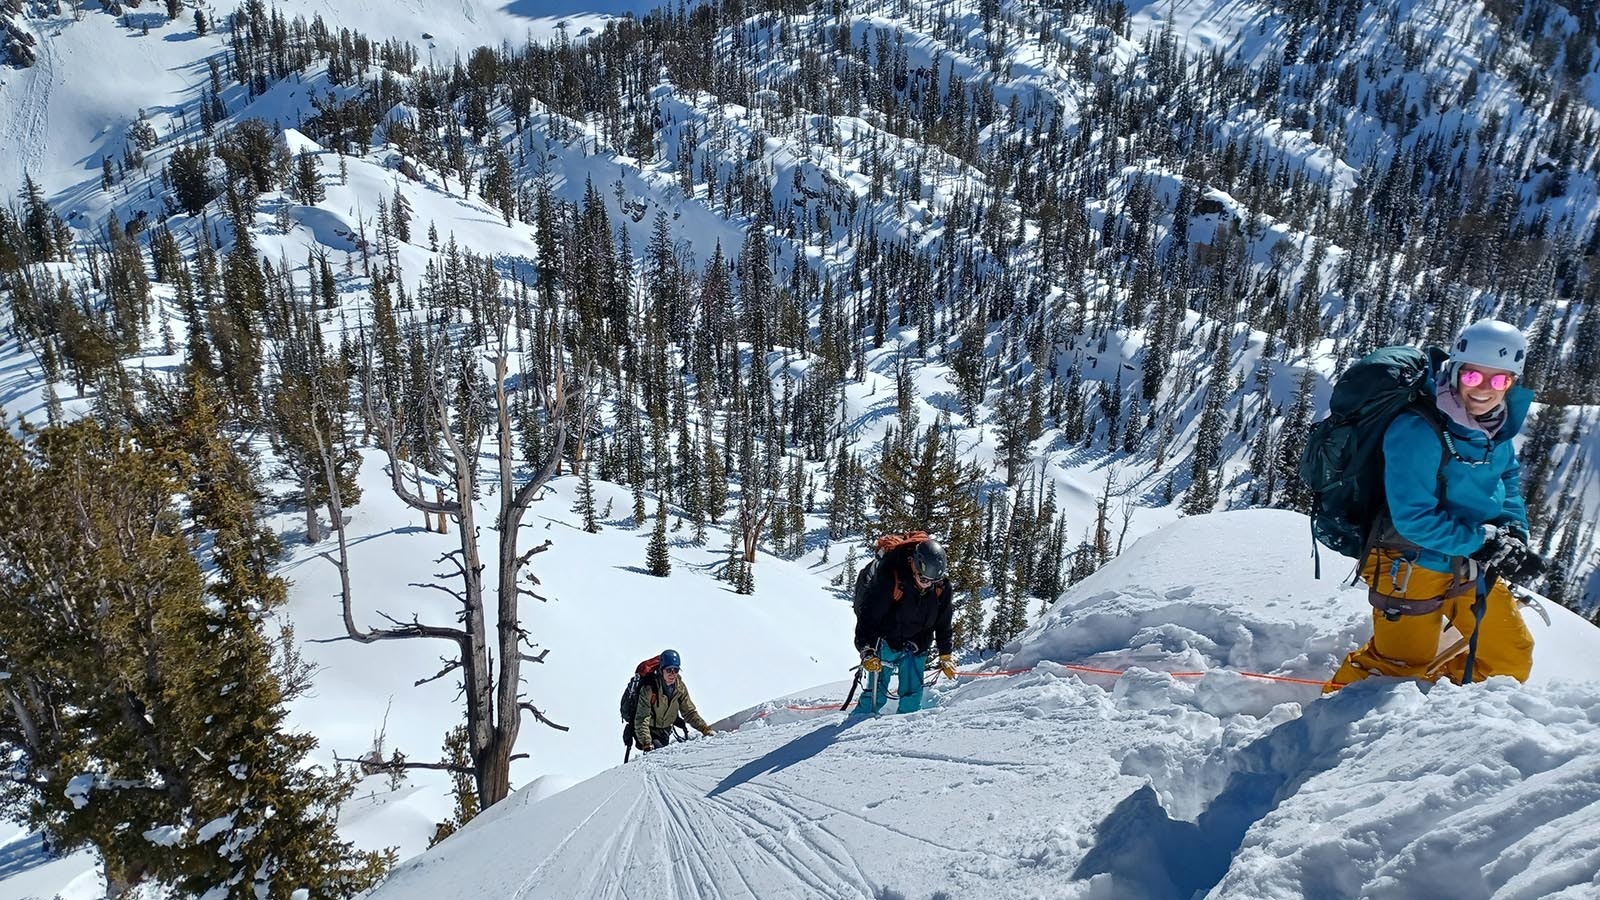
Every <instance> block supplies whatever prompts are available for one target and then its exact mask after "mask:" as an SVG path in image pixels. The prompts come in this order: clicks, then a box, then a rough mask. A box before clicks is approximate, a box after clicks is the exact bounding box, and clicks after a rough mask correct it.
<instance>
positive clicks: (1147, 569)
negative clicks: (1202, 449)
mask: <svg viewBox="0 0 1600 900" xmlns="http://www.w3.org/2000/svg"><path fill="white" fill-rule="evenodd" d="M1241 550H1244V551H1245V552H1242V553H1241V552H1239V551H1241ZM1305 555H1306V543H1305V521H1304V519H1302V518H1300V517H1298V516H1295V515H1293V514H1289V513H1283V512H1276V511H1251V512H1238V513H1224V514H1218V515H1211V516H1203V517H1197V518H1191V519H1185V520H1183V521H1181V522H1179V523H1178V524H1175V525H1172V526H1170V527H1168V528H1165V529H1162V530H1161V531H1159V532H1157V533H1156V534H1154V535H1152V536H1150V537H1147V538H1145V539H1143V540H1142V541H1140V542H1139V543H1138V544H1137V545H1136V546H1134V547H1133V548H1131V549H1130V550H1129V551H1127V552H1126V553H1125V554H1124V555H1123V556H1122V557H1120V558H1118V559H1117V560H1116V561H1114V562H1113V563H1112V564H1110V565H1109V566H1107V567H1106V568H1105V569H1102V570H1101V571H1100V572H1099V573H1097V574H1096V575H1095V576H1093V577H1092V578H1090V579H1088V580H1086V581H1084V582H1083V583H1082V584H1080V585H1079V586H1077V587H1076V588H1074V589H1073V590H1071V591H1069V592H1068V593H1067V594H1066V595H1065V596H1064V597H1063V598H1062V600H1061V601H1060V602H1059V603H1057V604H1056V606H1055V608H1054V609H1053V610H1052V612H1051V613H1050V615H1049V616H1047V617H1046V618H1045V619H1044V620H1043V621H1041V622H1040V623H1038V624H1037V625H1036V626H1034V627H1033V628H1032V629H1030V630H1029V631H1028V632H1027V633H1025V634H1024V635H1023V636H1022V637H1021V638H1020V639H1019V640H1018V641H1017V642H1015V643H1014V644H1013V645H1012V647H1010V648H1009V652H1008V654H1006V655H1005V656H1004V657H1002V659H1001V660H1000V661H999V663H1000V665H1001V666H1006V667H1010V668H1016V667H1026V671H1025V672H1023V673H1021V674H1016V675H1011V676H999V677H992V678H966V677H964V678H962V679H961V680H960V683H959V684H958V685H956V686H954V687H949V686H946V685H943V684H941V685H940V686H939V687H938V688H936V696H937V706H936V707H935V708H933V709H930V710H926V711H924V712H921V713H917V714H913V715H907V716H882V717H871V718H861V717H846V716H844V715H843V714H841V713H838V712H828V711H823V712H810V713H806V714H799V715H793V716H790V717H789V721H787V722H784V723H782V724H777V722H778V721H779V717H777V716H772V717H766V718H760V717H758V716H757V715H755V713H759V712H761V711H764V710H758V711H753V713H752V714H749V715H746V716H741V717H736V718H735V719H734V720H733V721H732V722H730V723H728V727H732V726H733V725H734V724H740V725H741V727H739V728H738V730H737V732H736V733H732V734H722V733H719V734H717V735H715V736H714V737H713V738H711V739H709V740H705V741H695V742H693V743H691V744H687V745H680V746H674V747H670V748H668V749H666V750H665V751H660V752H657V753H654V754H651V755H649V756H647V757H645V758H643V759H642V760H640V761H638V762H635V763H631V764H628V765H626V766H619V767H616V768H613V769H610V770H608V771H606V772H604V773H602V774H600V775H599V776H597V777H595V778H592V779H590V780H588V781H586V782H583V783H582V784H579V785H576V786H575V787H572V788H570V789H568V790H567V791H565V792H562V793H560V794H557V795H555V796H553V797H550V798H548V799H545V800H541V801H538V802H530V801H528V800H526V799H524V798H522V797H521V796H518V797H514V798H512V799H511V800H510V801H508V802H507V803H506V804H505V805H504V806H503V807H502V808H500V809H496V810H495V811H494V814H493V815H492V816H486V817H484V819H482V820H479V821H477V822H475V823H473V824H472V825H471V826H469V827H468V828H467V829H465V830H464V831H463V832H461V833H460V834H458V835H457V836H455V837H452V838H451V839H449V840H447V841H446V842H444V843H443V844H442V845H440V846H439V847H438V848H435V849H434V850H432V851H430V852H429V853H426V854H424V855H423V856H421V857H419V858H417V859H415V860H413V861H411V862H410V863H407V864H405V865H403V866H402V867H401V868H400V869H399V870H397V872H396V873H395V874H394V875H393V876H392V878H391V879H390V880H389V882H388V883H387V884H386V885H384V886H382V887H380V888H379V889H378V890H377V891H376V892H374V894H373V896H374V898H381V900H423V898H428V900H436V898H437V900H449V898H476V897H504V898H514V897H585V898H599V897H652V898H687V897H759V898H762V900H768V898H778V897H797V898H798V897H807V898H809V897H894V898H927V897H957V896H970V897H986V898H988V897H1067V898H1085V900H1087V898H1113V897H1115V898H1187V897H1190V896H1191V895H1200V894H1204V895H1207V896H1213V897H1251V898H1278V897H1283V898H1289V897H1307V896H1315V897H1358V896H1359V897H1443V896H1454V897H1491V896H1492V897H1497V898H1512V897H1522V898H1533V897H1568V898H1577V897H1593V896H1596V895H1597V892H1600V876H1597V875H1596V873H1597V872H1600V823H1597V822H1596V821H1594V818H1593V816H1592V810H1593V808H1594V804H1595V803H1597V802H1600V654H1597V653H1596V650H1600V635H1596V633H1595V632H1593V631H1592V630H1579V629H1577V628H1575V627H1573V626H1574V625H1575V623H1574V622H1573V620H1572V619H1571V614H1570V613H1568V612H1566V611H1565V610H1561V609H1553V610H1550V611H1549V612H1550V614H1551V617H1552V621H1553V622H1554V626H1553V627H1550V626H1545V625H1544V624H1543V623H1542V622H1541V621H1539V620H1538V618H1537V617H1536V616H1531V615H1530V616H1529V621H1530V625H1531V626H1532V627H1533V629H1534V632H1535V635H1536V637H1537V638H1538V640H1539V641H1540V644H1539V648H1538V650H1537V651H1536V659H1537V662H1536V665H1535V671H1536V673H1537V676H1536V678H1535V681H1534V682H1533V683H1531V684H1529V685H1527V686H1521V685H1518V684H1516V683H1515V682H1513V681H1510V680H1509V679H1496V680H1494V681H1492V682H1489V683H1485V684H1481V685H1476V686H1472V687H1468V688H1461V687H1456V686H1454V685H1450V684H1448V683H1446V684H1442V685H1436V686H1433V687H1426V686H1421V685H1418V684H1415V683H1412V682H1404V681H1395V680H1373V681H1371V682H1368V683H1363V684H1359V685H1357V686H1355V687H1353V688H1350V689H1347V690H1344V691H1341V692H1340V693H1338V694H1335V695H1333V696H1331V697H1326V698H1320V699H1319V695H1318V689H1317V687H1316V686H1314V685H1302V684H1298V683H1293V682H1275V681H1267V680H1261V679H1254V678H1250V677H1246V676H1243V675H1241V674H1238V672H1237V671H1233V670H1235V669H1249V670H1254V671H1255V672H1258V673H1264V674H1274V673H1276V674H1284V675H1293V674H1300V675H1312V676H1313V677H1314V678H1315V677H1323V676H1325V675H1326V674H1327V673H1328V672H1329V671H1330V670H1331V668H1332V665H1333V662H1334V660H1335V658H1336V656H1337V655H1338V654H1340V653H1342V652H1343V651H1344V649H1346V648H1347V647H1348V646H1349V645H1350V644H1351V643H1353V642H1354V641H1355V640H1357V639H1360V638H1363V637H1364V635H1363V634H1361V631H1362V625H1361V623H1362V622H1363V621H1364V620H1365V619H1366V615H1367V613H1366V606H1365V603H1364V600H1363V598H1362V596H1361V594H1360V593H1359V592H1358V591H1355V590H1352V589H1346V588H1341V587H1340V586H1339V585H1338V583H1337V582H1335V581H1331V580H1325V581H1322V582H1316V581H1313V580H1311V579H1310V577H1309V566H1308V563H1307V560H1306V559H1305ZM1560 631H1566V632H1568V634H1567V637H1568V638H1572V637H1573V636H1574V635H1576V636H1578V640H1576V641H1571V642H1564V641H1563V640H1559V639H1552V638H1553V635H1554V634H1555V633H1557V632H1560ZM1083 661H1090V662H1093V663H1094V664H1096V665H1097V666H1098V667H1101V668H1118V669H1122V668H1127V669H1128V671H1127V673H1126V674H1124V675H1122V676H1121V677H1120V678H1115V677H1112V676H1101V675H1089V676H1085V675H1083V674H1081V673H1080V672H1077V671H1074V670H1071V669H1068V668H1066V667H1065V665H1064V664H1077V663H1080V662H1083ZM1198 670H1205V674H1204V676H1203V677H1200V678H1198V679H1193V678H1188V677H1173V676H1172V675H1170V674H1167V672H1170V671H1189V672H1194V671H1198ZM844 689H845V685H843V684H838V685H832V686H828V687H823V688H819V689H817V690H816V691H814V692H811V694H810V695H809V696H814V697H816V698H820V697H823V696H832V697H835V698H837V697H839V696H840V694H841V693H842V692H843V690H844ZM741 720H744V721H742V723H741Z"/></svg>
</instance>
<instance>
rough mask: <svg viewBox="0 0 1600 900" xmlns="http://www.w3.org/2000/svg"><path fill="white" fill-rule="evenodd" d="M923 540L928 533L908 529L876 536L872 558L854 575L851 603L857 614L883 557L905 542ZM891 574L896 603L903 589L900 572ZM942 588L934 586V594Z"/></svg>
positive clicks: (910, 542) (859, 613)
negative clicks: (903, 531)
mask: <svg viewBox="0 0 1600 900" xmlns="http://www.w3.org/2000/svg"><path fill="white" fill-rule="evenodd" d="M925 540H928V533H927V532H926V531H908V532H906V533H904V534H886V535H884V536H883V537H880V538H878V540H877V542H876V543H874V544H873V548H872V558H871V559H869V560H867V564H866V565H864V566H862V567H861V572H860V573H859V574H857V575H856V592H855V599H854V601H853V603H854V606H855V611H856V615H857V616H860V615H861V604H862V602H863V601H864V600H865V599H866V596H867V585H869V584H871V583H872V579H873V577H874V576H876V575H877V574H878V566H879V565H881V564H882V563H883V558H884V557H885V556H887V555H888V554H889V552H890V551H891V550H898V549H900V548H901V547H904V546H906V545H907V544H920V543H922V542H923V541H925ZM893 574H894V594H893V596H892V602H895V603H898V602H900V595H901V594H902V593H903V591H902V590H901V589H900V573H899V572H895V573H893ZM943 589H944V588H943V587H935V588H934V593H935V596H937V594H938V592H940V591H942V590H943Z"/></svg>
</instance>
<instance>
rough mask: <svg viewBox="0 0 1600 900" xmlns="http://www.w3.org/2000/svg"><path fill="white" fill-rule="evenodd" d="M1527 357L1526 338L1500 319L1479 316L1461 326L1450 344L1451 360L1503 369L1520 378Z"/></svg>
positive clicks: (1459, 364) (1456, 363) (1514, 327)
mask: <svg viewBox="0 0 1600 900" xmlns="http://www.w3.org/2000/svg"><path fill="white" fill-rule="evenodd" d="M1527 357H1528V339H1527V338H1526V337H1523V335H1522V332H1521V331H1519V330H1517V328H1516V326H1514V325H1510V324H1507V323H1505V322H1502V321H1500V320H1499V319H1479V320H1478V321H1476V322H1473V323H1472V324H1471V325H1468V326H1467V327H1465V328H1463V329H1461V333H1460V334H1458V335H1456V342H1455V344H1453V345H1451V347H1450V362H1451V364H1452V365H1453V366H1454V367H1456V368H1459V367H1460V366H1461V365H1462V364H1464V363H1465V364H1470V365H1474V366H1483V367H1485V368H1489V369H1504V370H1506V371H1507V372H1510V373H1512V374H1514V375H1516V376H1517V377H1518V378H1521V377H1522V363H1523V361H1524V360H1525V359H1527Z"/></svg>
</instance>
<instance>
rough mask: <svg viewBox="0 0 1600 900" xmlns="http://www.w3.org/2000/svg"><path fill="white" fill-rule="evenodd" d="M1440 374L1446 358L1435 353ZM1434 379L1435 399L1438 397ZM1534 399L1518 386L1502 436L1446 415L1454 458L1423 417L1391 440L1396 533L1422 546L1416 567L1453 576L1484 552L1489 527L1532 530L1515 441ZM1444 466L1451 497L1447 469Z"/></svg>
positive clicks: (1411, 418)
mask: <svg viewBox="0 0 1600 900" xmlns="http://www.w3.org/2000/svg"><path fill="white" fill-rule="evenodd" d="M1433 357H1434V371H1435V374H1437V371H1438V368H1439V365H1440V363H1441V361H1442V359H1443V354H1442V353H1438V352H1437V351H1435V353H1434V354H1433ZM1434 381H1435V379H1433V378H1430V379H1429V382H1428V385H1429V388H1428V389H1429V395H1430V397H1431V396H1432V395H1433V390H1434V388H1433V383H1434ZM1532 402H1533V392H1532V391H1530V390H1528V389H1527V388H1525V387H1522V386H1521V385H1515V386H1513V387H1512V388H1511V390H1510V392H1509V393H1507V395H1506V421H1505V424H1504V425H1503V426H1502V427H1501V428H1500V430H1499V431H1498V432H1497V433H1496V434H1495V436H1494V437H1492V438H1491V437H1489V436H1488V435H1487V434H1484V433H1483V432H1481V431H1477V430H1475V429H1470V428H1467V427H1465V426H1463V425H1460V424H1459V423H1457V422H1455V421H1454V420H1452V419H1451V418H1450V417H1449V416H1448V415H1445V414H1444V413H1440V418H1441V419H1442V420H1443V421H1444V423H1445V425H1444V427H1445V430H1446V432H1447V433H1448V435H1449V438H1450V440H1449V441H1448V442H1446V443H1448V445H1449V449H1448V451H1446V449H1445V448H1444V447H1441V441H1440V439H1439V436H1438V434H1436V433H1435V432H1434V430H1433V426H1432V425H1430V424H1428V422H1426V421H1425V420H1424V419H1423V418H1422V416H1421V415H1420V414H1419V413H1416V412H1411V411H1407V412H1404V413H1401V414H1400V415H1399V416H1398V417H1396V418H1395V420H1394V421H1393V422H1391V423H1390V424H1389V428H1388V430H1387V431H1385V432H1384V435H1383V458H1384V491H1385V493H1386V494H1387V499H1388V501H1389V516H1390V518H1391V519H1393V521H1394V528H1395V531H1397V532H1399V534H1400V536H1401V537H1402V538H1405V539H1406V540H1407V541H1410V542H1411V543H1414V544H1416V545H1417V547H1418V548H1419V549H1417V550H1416V551H1415V552H1416V559H1415V563H1416V564H1417V565H1419V566H1421V567H1422V568H1425V569H1432V570H1433V571H1435V572H1449V571H1450V557H1452V556H1471V555H1472V554H1473V553H1476V552H1477V551H1478V550H1480V549H1482V547H1483V526H1484V525H1485V524H1490V523H1493V524H1496V525H1506V524H1514V525H1516V526H1517V527H1519V528H1521V529H1522V531H1523V533H1524V534H1526V533H1527V531H1528V508H1527V506H1526V504H1524V503H1523V500H1522V481H1521V479H1522V467H1521V466H1520V465H1518V463H1517V450H1516V447H1515V446H1513V445H1512V442H1511V439H1512V438H1513V437H1515V436H1516V434H1517V432H1518V431H1520V430H1522V423H1523V421H1524V420H1526V419H1527V417H1528V407H1529V405H1530V404H1531V403H1532ZM1441 459H1444V471H1443V476H1444V497H1442V498H1441V497H1440V496H1439V476H1440V469H1439V462H1440V460H1441Z"/></svg>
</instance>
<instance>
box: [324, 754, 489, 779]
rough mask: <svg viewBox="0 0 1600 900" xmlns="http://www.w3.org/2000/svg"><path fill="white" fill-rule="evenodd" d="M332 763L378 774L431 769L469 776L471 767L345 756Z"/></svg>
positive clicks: (334, 759)
mask: <svg viewBox="0 0 1600 900" xmlns="http://www.w3.org/2000/svg"><path fill="white" fill-rule="evenodd" d="M333 761H334V762H342V763H354V764H355V765H358V766H361V767H362V768H363V769H373V770H376V771H379V772H404V771H406V770H407V769H433V770H436V771H440V772H455V773H456V774H459V775H471V774H472V767H471V766H458V765H454V764H452V763H442V762H437V763H428V762H412V761H410V760H408V759H398V760H380V759H372V758H370V757H369V758H367V759H351V758H349V757H347V756H335V757H334V758H333Z"/></svg>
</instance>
